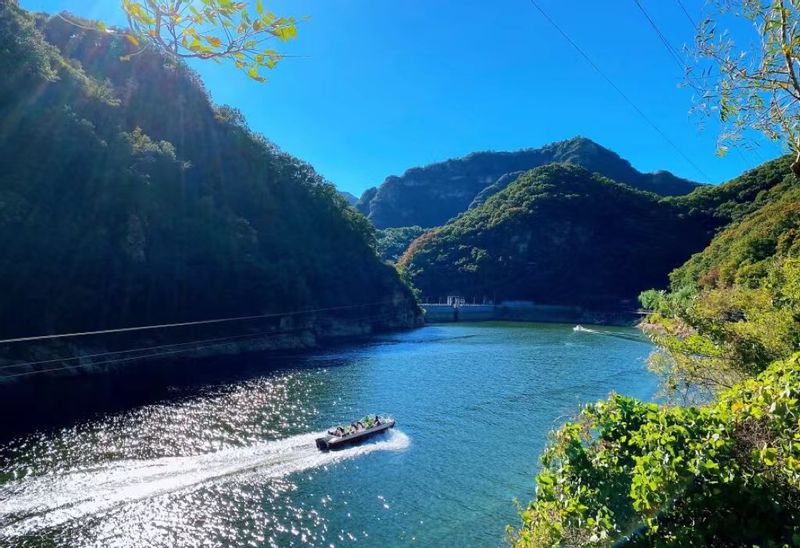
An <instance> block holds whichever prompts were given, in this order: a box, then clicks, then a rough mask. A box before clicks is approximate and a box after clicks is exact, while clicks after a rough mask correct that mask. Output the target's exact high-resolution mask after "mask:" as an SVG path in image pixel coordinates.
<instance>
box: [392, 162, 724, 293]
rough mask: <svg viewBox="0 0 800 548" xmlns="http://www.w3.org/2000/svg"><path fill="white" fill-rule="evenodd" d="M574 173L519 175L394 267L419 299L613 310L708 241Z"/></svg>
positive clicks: (678, 219) (677, 219)
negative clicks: (449, 297)
mask: <svg viewBox="0 0 800 548" xmlns="http://www.w3.org/2000/svg"><path fill="white" fill-rule="evenodd" d="M684 212H685V210H683V209H681V208H678V207H675V206H674V205H672V204H671V203H669V202H667V201H663V200H659V198H658V196H656V195H654V194H651V193H647V192H642V191H639V190H635V189H633V188H631V187H629V186H627V185H622V184H619V183H616V182H614V181H611V180H610V179H606V178H603V177H601V176H599V175H597V174H592V173H590V172H589V171H587V170H586V169H584V168H581V167H578V166H575V165H573V164H550V165H546V166H543V167H540V168H536V169H533V170H531V171H528V172H526V173H525V174H524V175H522V176H520V177H519V178H517V179H516V181H515V182H514V183H512V184H510V185H509V186H508V187H506V188H505V189H504V190H502V191H500V192H499V193H497V194H496V195H494V196H493V197H491V198H490V199H489V200H487V201H486V202H485V203H484V204H483V205H481V206H478V207H475V208H473V209H470V210H469V211H467V212H466V213H464V214H463V215H461V216H459V217H458V218H457V219H455V220H454V221H452V222H451V223H448V224H447V225H445V226H443V227H439V228H436V229H433V230H431V231H429V232H427V233H425V234H424V235H422V236H421V237H420V238H418V239H417V240H416V241H415V242H413V243H412V244H411V246H410V247H409V249H408V250H407V252H406V253H405V255H404V256H403V257H402V258H401V260H400V263H399V265H400V267H401V269H402V270H403V272H404V273H405V275H406V276H407V277H408V279H409V280H410V281H411V283H412V284H413V285H414V286H415V287H416V288H417V289H419V290H420V291H421V292H422V294H423V295H426V296H430V297H438V296H441V295H445V294H459V295H464V296H467V297H469V298H470V299H472V298H476V299H477V300H479V301H480V300H483V299H491V300H502V299H528V300H533V301H537V302H541V303H549V304H573V305H585V306H588V307H600V308H602V307H616V306H618V305H619V304H620V301H625V300H631V299H635V297H636V296H637V295H638V293H639V292H640V291H642V290H643V289H646V288H649V287H652V286H658V285H662V286H663V285H664V284H665V283H666V275H667V273H668V272H669V271H670V270H672V269H673V268H674V267H676V266H678V265H680V264H681V263H682V262H683V261H684V260H685V259H686V258H687V257H689V256H690V255H691V254H692V253H693V252H695V251H699V250H700V249H702V247H703V246H704V245H705V243H706V242H707V241H708V240H709V239H710V238H711V235H712V230H713V226H710V224H709V220H708V219H707V218H705V217H703V218H691V219H689V218H686V217H685V216H684V215H683V213H684Z"/></svg>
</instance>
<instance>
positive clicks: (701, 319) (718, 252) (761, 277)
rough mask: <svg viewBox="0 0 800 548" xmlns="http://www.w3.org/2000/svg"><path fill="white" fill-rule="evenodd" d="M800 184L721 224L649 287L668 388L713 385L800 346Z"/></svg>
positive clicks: (652, 330)
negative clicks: (663, 282)
mask: <svg viewBox="0 0 800 548" xmlns="http://www.w3.org/2000/svg"><path fill="white" fill-rule="evenodd" d="M799 231H800V187H794V186H792V187H789V189H788V190H786V191H785V192H784V195H783V196H782V197H781V198H780V199H777V200H775V201H773V202H771V203H767V204H766V205H765V206H763V207H762V208H761V209H759V210H757V211H756V212H755V213H753V214H751V215H750V216H748V217H745V218H744V219H743V220H742V221H740V222H738V223H735V224H733V225H732V226H730V227H729V228H727V229H725V230H724V231H723V232H721V233H720V234H719V235H718V236H717V237H716V238H715V239H714V240H713V241H712V242H711V244H710V245H709V246H708V248H707V249H705V250H704V251H703V252H702V253H698V254H697V255H694V256H693V257H692V258H691V259H690V260H689V261H687V262H686V264H684V265H683V266H682V267H680V268H679V269H677V270H675V271H674V272H673V273H672V274H671V279H672V289H673V291H672V292H671V293H669V294H654V293H649V294H647V295H645V296H644V301H645V304H646V306H648V307H649V308H651V309H652V310H653V313H652V314H651V315H650V317H649V318H648V320H647V322H646V323H645V324H644V327H645V330H646V332H647V333H648V334H649V335H650V336H651V338H652V339H653V340H654V341H655V342H656V343H658V344H659V345H660V346H661V347H662V348H663V351H664V354H661V355H656V356H654V359H653V360H652V362H653V365H654V366H655V368H656V369H657V370H659V371H660V372H661V373H662V374H664V375H665V377H666V378H667V379H668V381H667V383H666V384H667V387H668V388H669V389H670V391H675V390H679V389H680V388H682V387H683V388H687V389H688V388H690V387H693V386H701V387H703V388H704V389H705V390H706V391H707V392H708V391H711V392H713V391H714V390H715V389H717V388H719V387H720V386H730V384H731V382H735V381H736V380H738V379H741V378H742V377H746V376H749V375H752V374H754V373H757V372H759V371H762V370H763V369H764V368H765V367H766V366H767V365H768V364H769V363H770V362H772V361H774V360H776V359H778V358H780V357H783V356H786V355H787V354H788V353H789V352H791V351H792V350H794V349H797V348H800V291H798V283H799V282H798V280H799V279H800V238H798V234H799Z"/></svg>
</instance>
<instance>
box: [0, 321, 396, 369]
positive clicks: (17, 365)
mask: <svg viewBox="0 0 800 548" xmlns="http://www.w3.org/2000/svg"><path fill="white" fill-rule="evenodd" d="M390 316H391V314H389V313H385V314H379V315H377V316H362V317H359V318H356V320H361V321H364V320H379V319H386V318H388V317H390ZM308 329H309V326H303V327H296V328H292V329H285V330H280V331H267V332H262V333H249V334H244V335H235V336H231V337H219V338H216V339H205V340H199V341H189V342H184V343H178V344H174V345H161V346H153V347H145V348H135V349H131V350H121V351H116V352H104V353H99V354H94V355H83V356H72V357H68V358H60V359H56V360H42V361H36V362H23V363H15V364H8V365H6V366H3V367H2V368H0V369H8V368H21V367H30V366H33V365H40V364H44V363H53V362H55V361H69V360H74V359H81V358H88V357H100V356H104V355H116V354H122V353H126V352H144V351H147V350H156V349H162V348H167V347H178V346H187V345H192V346H190V347H189V348H183V349H176V350H169V351H164V352H155V353H151V354H144V355H140V356H128V357H125V358H118V359H111V360H106V361H101V362H94V363H91V364H89V365H91V367H100V366H105V365H113V364H117V363H123V362H129V361H135V360H146V359H153V358H159V357H163V356H171V355H175V354H180V353H183V352H191V351H196V350H202V349H207V348H215V347H218V346H221V345H223V344H227V343H228V342H230V341H232V340H236V339H259V338H263V337H273V336H277V335H285V334H287V333H292V332H296V331H305V330H308ZM210 342H213V343H214V344H203V343H210ZM198 344H200V345H201V346H196V345H198ZM83 367H85V365H83V364H75V365H66V364H62V365H61V366H60V367H53V368H50V369H39V370H35V371H24V372H22V373H15V374H10V375H2V376H0V380H7V379H13V378H18V377H25V376H31V375H39V374H43V373H54V372H58V371H68V370H73V369H80V368H83Z"/></svg>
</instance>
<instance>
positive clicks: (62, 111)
mask: <svg viewBox="0 0 800 548" xmlns="http://www.w3.org/2000/svg"><path fill="white" fill-rule="evenodd" d="M130 48H131V46H130V44H128V43H127V41H126V40H125V39H124V38H122V37H120V36H115V35H111V34H107V33H102V32H96V31H90V30H84V29H82V28H78V27H76V26H74V25H70V24H68V23H66V22H65V21H63V20H62V19H60V18H56V17H54V18H48V17H47V16H44V15H32V14H30V13H28V12H25V11H24V10H22V9H20V8H19V7H17V6H16V4H15V3H9V2H2V3H0V69H1V70H2V73H3V79H2V81H0V120H1V121H2V122H0V173H1V174H2V175H0V246H2V248H3V257H2V260H0V281H1V282H2V291H1V293H2V299H3V306H2V307H0V336H2V337H11V336H25V335H32V334H43V333H60V332H69V331H82V330H92V329H104V328H113V327H120V326H130V325H148V324H156V323H162V322H173V321H190V320H200V319H208V318H219V317H228V316H238V315H249V314H263V313H269V312H275V313H280V312H284V311H296V310H306V309H319V308H326V307H336V306H347V305H358V304H360V303H364V304H367V303H373V304H370V306H368V307H365V308H364V309H361V310H358V309H353V310H352V311H351V312H350V313H348V314H345V315H346V316H347V315H349V316H350V317H351V318H352V319H359V318H360V319H363V320H364V321H365V322H366V323H367V324H369V325H370V326H371V327H370V328H374V329H381V328H387V327H401V326H411V325H413V324H415V323H416V322H417V321H418V319H419V309H418V308H417V305H416V303H415V301H414V299H413V296H412V295H411V293H410V291H409V290H408V288H407V287H406V286H405V285H404V284H403V283H401V281H400V280H399V278H398V276H397V273H396V272H395V271H394V269H392V268H391V267H389V266H386V265H384V264H383V263H382V262H381V261H380V260H379V259H378V258H377V256H376V255H375V252H374V250H373V245H374V244H373V242H374V238H373V235H372V232H373V229H372V227H371V226H370V225H369V223H368V222H367V221H366V219H364V218H363V217H362V216H361V215H359V214H358V213H356V212H355V210H353V209H352V208H350V207H348V206H347V204H346V203H345V200H344V199H343V198H341V197H340V196H339V195H338V193H337V191H336V189H335V188H334V187H333V185H331V184H330V183H327V182H325V181H324V180H323V179H322V178H321V177H320V176H319V175H318V174H317V173H316V172H314V170H313V169H312V168H311V167H310V166H308V165H307V164H305V163H303V162H301V161H299V160H297V159H296V158H293V157H291V156H289V155H287V154H285V153H283V152H281V151H280V150H278V149H277V148H276V147H275V146H274V145H272V144H271V143H269V142H268V141H266V140H265V139H264V138H263V137H261V136H260V135H257V134H255V133H253V132H251V131H250V130H249V129H248V128H247V126H246V125H245V123H244V120H243V119H242V117H241V115H240V114H239V113H238V112H237V111H236V110H234V109H231V108H229V107H216V106H214V105H213V104H212V103H211V101H210V99H209V96H208V94H207V93H206V91H205V90H204V88H203V86H202V83H201V82H200V81H199V79H198V77H197V76H196V75H195V74H194V73H193V72H192V71H191V70H190V69H188V68H187V67H186V66H184V65H183V64H180V63H175V62H173V61H172V60H170V59H168V58H166V57H164V56H162V55H159V54H157V53H155V52H154V51H153V50H145V51H144V52H143V53H141V54H139V55H136V56H134V57H132V58H131V59H130V60H129V61H122V60H120V57H121V56H124V55H126V54H128V53H130V51H131V50H130ZM365 316H369V318H366V317H365Z"/></svg>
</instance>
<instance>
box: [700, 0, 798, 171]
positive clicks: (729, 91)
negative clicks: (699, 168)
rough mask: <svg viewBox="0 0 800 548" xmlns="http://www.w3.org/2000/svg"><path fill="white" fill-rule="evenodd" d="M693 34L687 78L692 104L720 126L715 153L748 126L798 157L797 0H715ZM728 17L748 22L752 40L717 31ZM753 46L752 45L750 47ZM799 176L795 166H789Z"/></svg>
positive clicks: (736, 138) (722, 151)
mask: <svg viewBox="0 0 800 548" xmlns="http://www.w3.org/2000/svg"><path fill="white" fill-rule="evenodd" d="M711 5H712V6H713V8H714V13H713V14H712V15H711V16H709V17H708V18H706V19H705V20H704V21H703V23H702V25H701V27H700V28H699V29H698V34H697V47H696V50H697V57H698V66H696V67H694V69H693V70H691V71H689V74H688V75H687V76H688V78H687V80H688V82H689V83H690V84H691V85H693V86H694V87H696V88H697V89H698V91H700V92H701V93H700V94H699V95H700V100H699V103H698V105H697V108H698V109H699V110H701V111H703V112H706V113H709V114H710V113H712V112H714V113H716V114H718V116H719V119H720V121H721V122H722V124H723V131H722V133H721V135H720V153H722V154H724V152H725V151H726V150H727V147H728V145H730V144H734V145H735V144H738V143H739V142H740V141H741V140H742V139H743V138H744V137H745V136H746V133H747V132H748V131H750V130H753V129H755V130H758V131H760V132H761V133H763V134H764V135H766V136H767V137H768V138H770V139H772V140H775V141H783V142H784V143H786V144H787V145H788V146H789V147H790V148H791V149H792V150H794V152H795V153H796V154H797V155H798V156H797V157H798V159H800V74H798V62H800V29H799V28H798V23H800V1H798V0H717V1H716V2H713V3H711ZM730 16H734V17H735V18H738V19H744V20H745V21H748V22H750V23H752V28H753V30H754V31H755V33H756V35H757V38H758V40H757V41H754V42H752V43H750V42H747V43H745V45H741V44H736V43H735V42H734V40H733V38H732V37H731V35H730V33H728V32H727V31H725V30H720V23H721V21H722V22H724V21H725V19H726V18H727V17H730ZM753 44H757V45H753ZM792 169H793V170H794V171H795V173H798V174H800V164H798V163H797V161H795V163H794V164H793V166H792Z"/></svg>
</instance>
